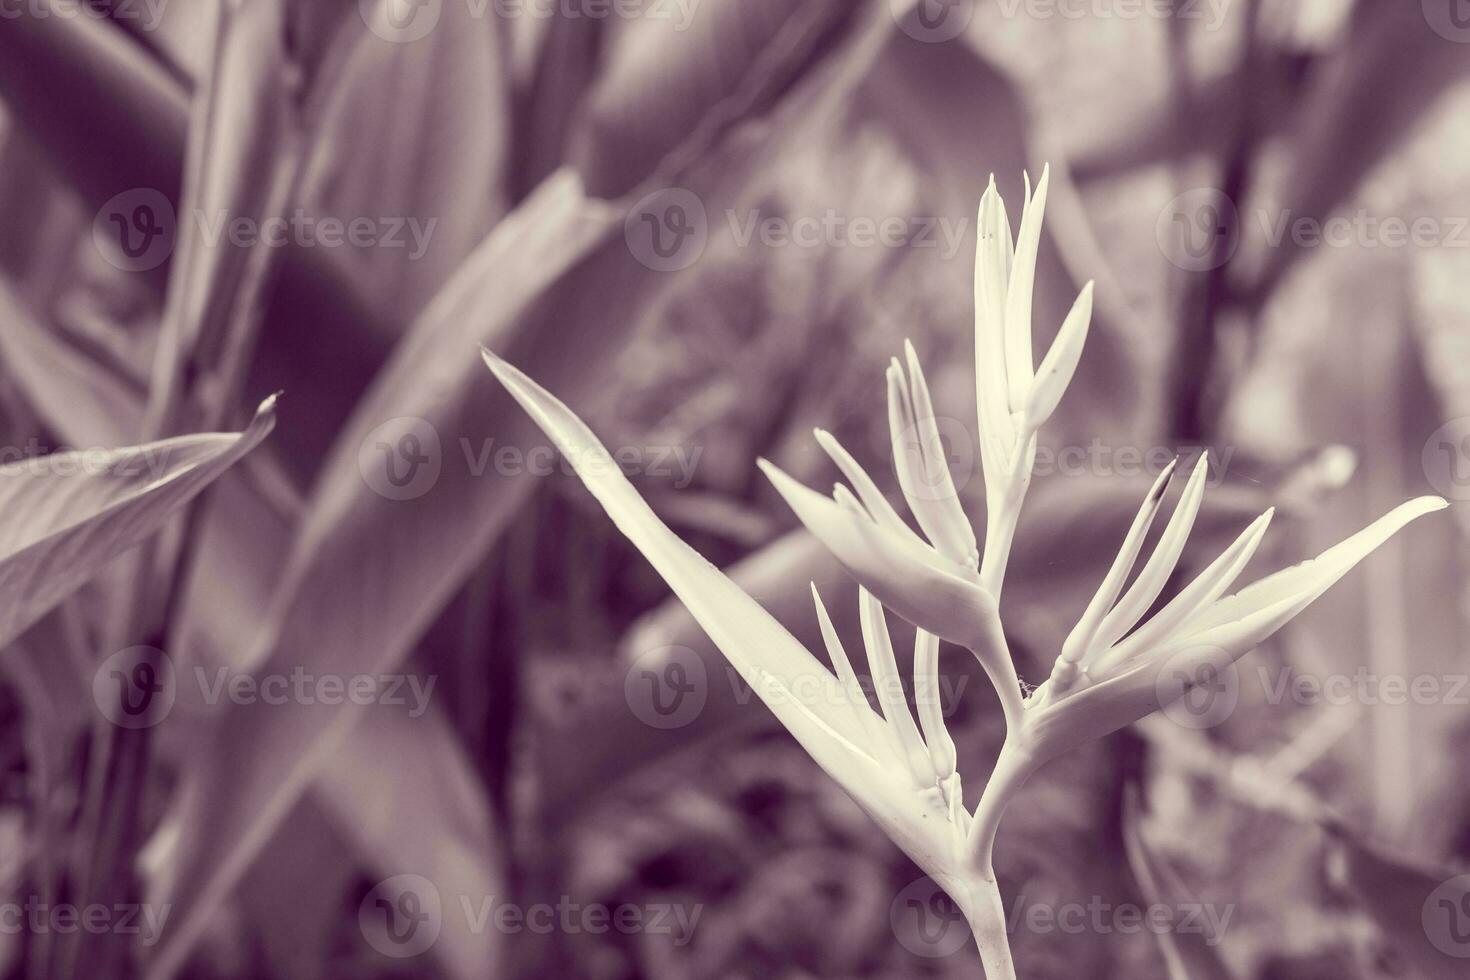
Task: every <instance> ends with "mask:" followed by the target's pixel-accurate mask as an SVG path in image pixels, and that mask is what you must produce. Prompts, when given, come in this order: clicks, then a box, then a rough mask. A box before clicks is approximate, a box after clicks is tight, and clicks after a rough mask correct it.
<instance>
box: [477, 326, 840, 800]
mask: <svg viewBox="0 0 1470 980" xmlns="http://www.w3.org/2000/svg"><path fill="white" fill-rule="evenodd" d="M485 361H486V364H488V365H489V367H490V369H491V370H492V371H493V372H494V373H495V376H496V377H497V378H499V379H500V382H501V383H502V384H503V385H505V387H506V389H507V390H508V391H509V392H510V393H511V395H512V396H514V397H515V399H516V401H518V402H519V403H520V404H521V406H522V407H523V408H525V410H526V411H527V413H529V414H530V415H531V417H532V418H533V419H534V420H535V421H536V423H537V424H538V425H540V426H541V428H542V429H543V430H544V431H545V432H546V434H547V435H548V436H550V437H551V439H552V440H553V441H554V442H555V444H556V446H557V448H558V449H560V450H561V452H562V453H563V454H564V455H565V456H566V457H567V459H568V461H569V462H570V463H571V464H572V466H573V468H574V469H575V470H576V472H577V475H578V476H580V477H581V478H582V481H583V483H585V484H586V486H587V489H588V490H590V491H591V492H592V495H593V496H594V497H596V498H597V501H598V503H600V504H601V505H602V507H603V509H604V510H606V511H607V514H608V516H609V517H611V518H612V520H613V523H614V524H616V525H617V526H618V529H619V530H620V531H622V532H623V534H624V535H625V536H627V538H628V540H629V541H631V542H632V543H633V544H634V545H635V546H637V548H638V550H639V551H641V552H642V553H643V555H644V557H645V558H647V559H648V560H649V562H650V563H651V564H652V565H653V567H654V568H655V569H656V570H657V571H658V573H659V574H660V575H661V576H663V578H664V581H666V582H667V583H668V584H669V587H670V588H671V589H673V591H674V594H675V595H677V596H678V597H679V599H680V600H681V601H682V602H683V603H684V604H685V605H686V606H688V607H689V611H690V612H691V613H692V614H693V615H694V618H695V619H697V620H698V621H699V624H700V625H701V626H702V627H703V628H704V629H705V631H706V632H707V633H708V634H709V636H710V639H712V640H713V641H714V642H715V645H716V646H718V647H719V648H720V652H721V653H723V654H724V655H725V657H726V658H727V659H728V660H729V661H730V663H731V664H732V665H733V666H734V667H735V669H736V670H738V671H739V672H740V674H741V676H742V677H743V678H744V679H745V680H746V682H747V683H749V684H750V685H751V686H752V688H753V689H754V690H755V691H756V692H757V693H758V694H761V695H762V696H763V700H765V701H766V703H767V705H768V706H769V707H770V708H771V711H772V712H773V713H774V714H775V715H776V717H777V718H779V719H780V720H781V723H782V724H783V725H785V726H786V728H787V730H788V731H790V732H791V734H792V735H793V736H795V738H796V739H797V741H798V742H800V743H801V745H802V747H803V748H805V749H806V750H807V752H808V753H809V754H811V756H812V758H814V759H816V760H817V762H818V764H820V765H821V766H822V767H823V768H825V769H827V770H828V772H829V773H831V775H832V776H833V777H834V778H836V779H837V780H838V781H839V782H842V783H843V784H844V785H850V784H851V783H852V781H853V780H852V777H853V775H854V773H855V772H856V771H857V769H855V765H856V764H858V763H859V761H860V759H861V758H862V756H863V753H862V752H861V749H860V748H859V746H860V745H861V744H862V737H861V733H860V732H858V731H857V730H856V728H855V726H854V725H853V718H852V715H851V714H849V713H848V712H846V711H838V710H835V707H836V706H835V705H833V704H827V703H823V699H820V698H819V699H817V702H816V703H815V704H810V705H808V704H804V703H802V702H801V701H800V700H799V699H797V698H796V697H792V696H789V695H788V696H777V697H769V696H767V695H768V694H769V693H770V692H771V688H770V684H771V683H772V682H774V683H775V684H777V685H779V687H780V688H781V689H782V690H783V691H785V692H790V691H793V690H799V689H801V688H803V687H807V686H808V685H807V684H805V683H804V682H803V679H810V678H819V679H822V680H824V681H826V680H831V681H832V682H833V683H835V682H836V678H835V677H833V676H832V675H831V674H829V673H828V671H827V669H826V668H825V667H823V666H822V665H821V664H820V663H819V662H818V661H817V660H816V658H815V657H813V656H812V655H811V653H810V652H809V651H807V650H806V648H804V647H803V646H802V645H801V644H799V643H797V642H796V640H795V639H793V638H792V636H791V634H790V633H788V632H786V630H785V629H784V628H783V627H782V626H781V625H780V623H778V622H776V621H775V620H774V619H773V618H772V617H771V616H770V614H769V613H767V612H766V611H765V610H764V609H762V608H761V606H760V604H759V603H757V602H756V601H755V600H754V599H751V598H750V597H749V596H748V595H746V594H745V593H744V592H742V591H740V589H739V588H738V587H737V586H736V585H735V584H734V583H733V582H731V581H730V580H729V579H728V578H726V577H725V576H724V574H723V573H722V572H720V570H719V569H717V568H715V567H714V566H713V565H711V564H710V563H709V562H708V561H706V560H705V559H704V558H703V557H701V556H700V555H699V554H698V553H697V552H696V551H694V549H693V548H690V547H689V546H688V545H687V544H685V543H684V542H683V541H681V540H680V539H679V538H678V536H676V535H675V534H674V533H673V532H672V531H670V530H669V529H668V528H667V527H665V526H664V524H663V522H662V521H660V520H659V519H658V517H657V515H655V514H654V513H653V510H652V509H651V508H650V507H649V506H648V504H647V503H646V502H645V501H644V500H643V498H642V497H640V496H639V495H638V492H637V491H636V490H634V489H633V485H632V484H631V483H629V482H628V480H627V478H626V477H624V476H623V475H622V472H621V471H620V470H619V469H618V467H617V466H616V465H615V464H614V463H613V460H612V456H611V454H609V453H608V451H607V449H606V448H604V447H603V445H602V443H601V442H599V441H598V439H597V437H596V436H595V435H593V434H592V432H591V430H590V429H588V428H587V426H586V425H585V424H583V422H582V421H581V420H580V419H578V418H577V417H576V416H575V415H574V414H572V412H571V410H570V409H568V408H567V407H566V406H565V405H563V404H562V403H561V402H560V401H558V400H557V399H556V398H555V397H554V396H553V395H551V394H550V393H549V392H547V391H546V390H545V389H543V388H541V387H540V386H539V385H537V384H536V383H535V382H534V381H532V380H531V379H530V378H527V377H526V376H525V375H524V374H522V373H521V372H520V371H518V370H516V369H515V368H514V367H512V366H511V365H509V364H507V363H506V362H505V361H502V360H500V359H499V358H497V357H495V356H494V355H493V354H490V353H489V352H488V351H487V352H486V353H485ZM854 707H857V706H854Z"/></svg>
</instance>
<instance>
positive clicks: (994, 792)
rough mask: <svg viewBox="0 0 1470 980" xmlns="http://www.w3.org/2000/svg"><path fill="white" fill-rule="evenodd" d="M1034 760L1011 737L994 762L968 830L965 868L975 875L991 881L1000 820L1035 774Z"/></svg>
mask: <svg viewBox="0 0 1470 980" xmlns="http://www.w3.org/2000/svg"><path fill="white" fill-rule="evenodd" d="M1035 768H1036V763H1035V760H1033V759H1032V758H1031V755H1030V753H1028V752H1027V751H1026V750H1025V749H1022V748H1020V746H1019V743H1018V742H1017V741H1016V740H1015V738H1014V736H1013V737H1012V738H1008V739H1007V740H1006V743H1005V745H1004V746H1002V747H1001V750H1000V757H999V758H998V759H996V760H995V769H994V770H993V771H992V772H991V774H990V780H989V781H988V782H987V783H986V784H985V792H984V793H983V794H981V796H980V805H979V806H978V807H976V808H975V822H974V823H973V824H972V825H971V827H970V838H969V841H968V845H967V846H968V849H969V853H968V855H967V859H968V864H969V867H970V869H971V871H972V872H973V873H974V875H976V876H978V877H981V878H985V877H989V878H992V879H993V878H994V877H995V875H994V872H992V871H991V858H992V854H993V852H994V849H995V834H996V831H997V830H999V829H1000V819H1001V817H1002V816H1003V815H1004V814H1005V811H1006V807H1008V806H1009V805H1010V803H1011V800H1012V798H1013V797H1014V796H1015V793H1016V791H1017V790H1019V789H1020V788H1021V786H1022V785H1024V784H1025V782H1026V780H1027V779H1029V778H1030V776H1031V773H1032V772H1033V771H1034V770H1035Z"/></svg>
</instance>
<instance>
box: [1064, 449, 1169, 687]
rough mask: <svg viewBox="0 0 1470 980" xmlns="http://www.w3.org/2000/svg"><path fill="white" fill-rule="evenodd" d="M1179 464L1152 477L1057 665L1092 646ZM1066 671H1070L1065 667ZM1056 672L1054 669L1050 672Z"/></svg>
mask: <svg viewBox="0 0 1470 980" xmlns="http://www.w3.org/2000/svg"><path fill="white" fill-rule="evenodd" d="M1178 463H1179V460H1178V459H1177V458H1176V459H1174V460H1172V461H1171V462H1170V463H1169V465H1168V466H1166V467H1164V471H1163V472H1162V473H1160V474H1159V476H1158V479H1156V480H1154V485H1153V486H1152V487H1151V488H1150V489H1149V491H1148V496H1147V497H1145V498H1144V500H1143V506H1141V507H1139V508H1138V514H1137V516H1135V517H1134V518H1133V524H1132V525H1131V526H1130V527H1129V528H1128V534H1127V535H1126V536H1125V537H1124V538H1123V546H1122V547H1121V548H1119V549H1118V556H1117V557H1116V558H1114V559H1113V564H1112V567H1111V568H1109V569H1108V574H1107V576H1106V577H1105V578H1103V580H1102V584H1101V585H1099V586H1098V588H1097V592H1096V593H1095V594H1094V595H1093V597H1092V601H1091V602H1089V603H1088V604H1087V611H1086V612H1084V613H1083V614H1082V618H1081V619H1079V620H1077V625H1076V626H1074V627H1073V628H1072V632H1071V633H1070V634H1069V635H1068V636H1067V639H1066V642H1065V643H1063V644H1062V655H1061V657H1060V658H1058V660H1057V667H1062V666H1063V665H1072V666H1074V667H1075V666H1076V665H1077V664H1079V663H1081V661H1082V658H1083V656H1084V655H1085V654H1086V653H1087V651H1088V650H1090V649H1092V647H1093V638H1094V637H1095V636H1096V635H1097V628H1098V625H1099V624H1100V623H1101V622H1102V619H1103V617H1104V616H1106V615H1107V613H1108V610H1109V609H1111V608H1112V607H1113V603H1114V602H1116V601H1117V599H1118V593H1120V592H1122V591H1123V584H1124V583H1125V582H1127V581H1128V574H1129V573H1130V572H1132V571H1133V563H1134V562H1136V561H1137V560H1138V552H1139V551H1140V550H1141V549H1142V548H1143V540H1144V538H1145V537H1147V536H1148V529H1149V527H1150V526H1152V525H1153V521H1154V515H1155V514H1157V513H1158V512H1159V507H1160V506H1161V505H1162V504H1163V502H1164V492H1165V491H1166V490H1168V489H1169V481H1170V480H1171V479H1173V476H1174V468H1175V466H1177V465H1178ZM1066 673H1068V674H1070V673H1071V671H1070V670H1068V671H1067V672H1066ZM1053 676H1056V675H1055V671H1054V672H1053ZM1059 680H1060V678H1059Z"/></svg>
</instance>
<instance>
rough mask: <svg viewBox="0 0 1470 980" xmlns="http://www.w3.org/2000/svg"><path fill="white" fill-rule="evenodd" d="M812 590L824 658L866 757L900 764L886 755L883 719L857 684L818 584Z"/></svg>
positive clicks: (899, 760) (886, 739) (814, 584)
mask: <svg viewBox="0 0 1470 980" xmlns="http://www.w3.org/2000/svg"><path fill="white" fill-rule="evenodd" d="M811 587H812V601H813V602H814V603H815V604H816V607H817V622H818V624H819V625H820V626H821V628H822V642H824V643H825V644H826V645H827V656H828V657H829V658H831V660H832V668H833V670H835V671H836V672H837V680H838V682H839V683H840V684H841V685H842V693H843V697H844V698H845V699H846V701H847V703H848V704H849V705H851V706H852V712H853V715H854V717H855V718H856V719H857V722H858V726H859V727H860V728H861V730H862V732H863V733H864V735H865V736H866V739H865V741H864V743H863V748H864V749H865V750H866V751H867V753H868V755H870V756H872V758H873V759H874V760H875V761H878V762H879V763H880V764H882V765H893V764H896V763H901V762H902V759H901V758H899V757H896V756H889V755H888V754H887V752H888V749H889V742H888V738H887V736H886V735H885V733H884V731H883V727H884V723H883V719H882V718H880V717H878V715H877V714H876V713H874V711H873V709H872V706H871V705H870V704H869V702H868V696H867V694H865V693H863V686H862V684H861V683H860V682H859V681H858V677H857V672H856V671H854V670H853V669H852V661H851V660H849V659H848V658H847V651H846V650H845V649H843V647H842V640H841V638H840V637H838V635H837V630H836V628H835V627H834V626H833V625H832V618H831V617H830V616H828V615H827V607H826V606H825V605H823V604H822V596H821V594H820V593H818V592H817V583H815V582H813V583H811Z"/></svg>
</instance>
